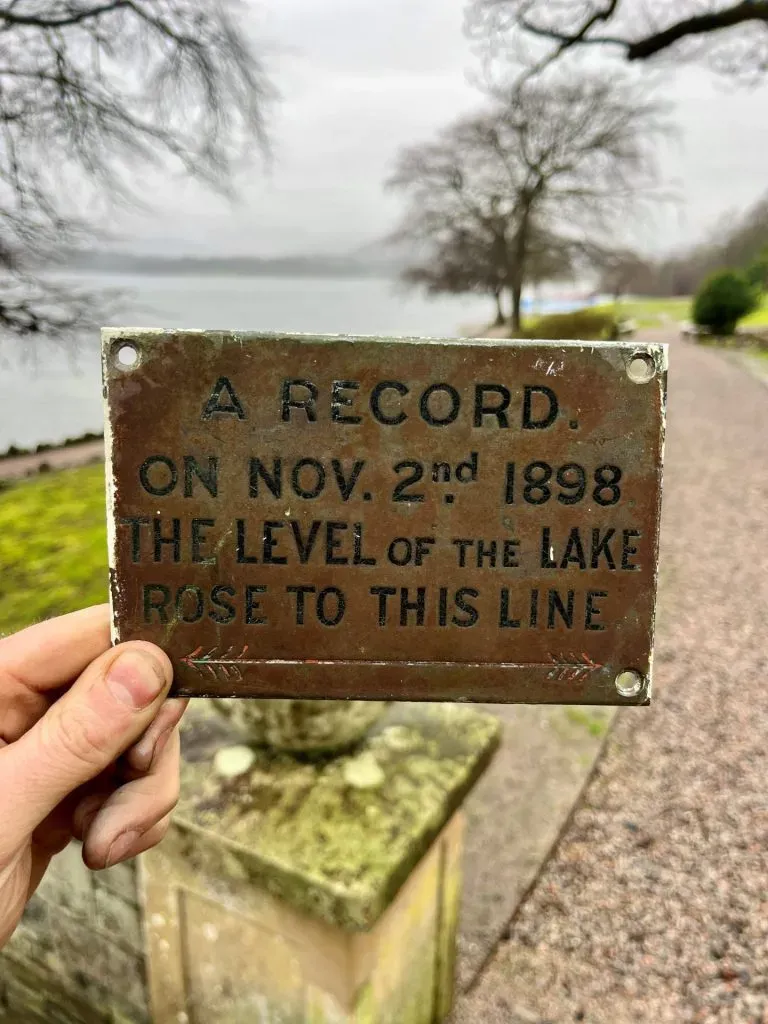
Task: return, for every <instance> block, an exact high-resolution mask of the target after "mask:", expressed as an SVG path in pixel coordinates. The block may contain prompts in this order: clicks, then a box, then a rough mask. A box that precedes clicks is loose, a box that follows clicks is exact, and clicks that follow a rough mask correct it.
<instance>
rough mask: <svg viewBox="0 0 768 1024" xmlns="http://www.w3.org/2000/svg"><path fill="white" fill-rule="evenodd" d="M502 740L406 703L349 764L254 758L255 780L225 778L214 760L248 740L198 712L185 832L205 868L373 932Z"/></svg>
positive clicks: (485, 722) (464, 713)
mask: <svg viewBox="0 0 768 1024" xmlns="http://www.w3.org/2000/svg"><path fill="white" fill-rule="evenodd" d="M499 732H500V726H499V723H498V721H497V720H496V719H495V718H493V717H491V716H490V715H487V714H484V713H482V712H479V711H475V710H473V709H471V708H468V707H465V706H463V705H451V704H398V705H393V706H392V707H390V708H389V709H388V710H387V711H386V712H385V714H384V715H383V716H382V717H381V718H380V719H379V720H378V721H377V722H376V723H375V724H374V725H373V726H372V728H371V729H370V731H369V732H368V733H367V734H366V736H365V737H364V739H363V740H362V741H361V742H360V743H359V744H358V745H357V746H356V747H354V748H353V749H351V750H350V751H348V753H347V754H345V755H343V756H340V757H335V758H333V759H320V760H318V759H314V760H312V759H308V758H304V759H301V758H297V757H294V756H291V755H289V754H287V753H280V752H275V751H272V750H269V749H266V748H255V754H256V757H255V760H254V762H253V764H252V766H251V767H250V768H249V770H248V771H247V772H246V773H244V774H243V775H241V776H239V777H237V778H234V779H232V778H229V779H223V778H220V777H217V776H216V775H215V773H214V772H213V771H212V769H211V760H212V757H213V755H214V753H215V752H216V750H217V749H220V748H221V746H222V745H223V744H224V745H226V744H228V743H231V744H238V743H242V742H243V736H242V734H241V733H239V732H238V731H237V730H236V728H235V727H234V726H233V725H232V724H231V723H230V722H226V721H224V720H222V718H221V717H220V716H218V715H216V713H215V712H212V711H211V710H210V708H209V707H206V705H205V702H196V703H195V705H194V706H193V708H192V711H191V714H190V716H189V719H188V721H187V724H186V727H185V736H184V744H185V755H186V757H185V764H184V767H183V774H182V795H181V800H180V803H179V808H178V811H177V815H176V819H175V821H176V825H177V826H178V827H179V828H180V829H181V831H182V832H183V833H185V834H186V835H187V836H188V838H189V844H188V847H187V851H186V852H187V856H188V858H189V860H190V862H191V863H192V864H193V866H197V867H199V869H200V870H204V871H206V873H209V874H215V873H217V872H224V874H225V876H226V877H230V878H231V877H233V876H234V877H242V878H244V879H252V880H257V881H258V882H259V884H260V885H261V886H263V887H264V888H265V889H266V890H267V891H269V892H270V893H272V894H273V895H274V896H277V897H279V898H281V899H284V900H286V901H287V902H288V903H290V904H291V905H293V906H294V907H296V908H297V909H300V910H303V911H305V912H307V913H310V914H312V915H315V916H317V917H320V918H322V919H324V920H326V921H328V922H330V923H332V924H336V925H339V926H341V927H343V928H346V929H350V930H363V929H367V928H370V927H371V925H372V924H374V923H375V921H376V920H377V919H378V917H379V916H380V915H381V913H382V912H383V911H384V910H385V909H386V907H387V906H388V905H389V904H390V903H391V901H392V899H393V898H394V896H395V894H396V893H397V891H398V889H399V888H400V886H401V885H402V884H403V882H404V881H405V880H406V878H407V877H408V875H409V874H410V872H411V870H412V869H413V867H414V866H415V865H416V864H417V863H418V861H419V860H420V858H421V857H422V856H423V854H424V853H425V852H426V850H427V849H428V848H429V846H430V844H431V843H432V841H433V840H434V839H435V837H436V836H437V835H438V834H439V832H440V830H441V829H442V828H443V827H444V825H445V824H446V823H447V822H448V820H449V819H450V817H451V816H452V814H453V813H454V811H455V810H456V809H457V808H458V807H459V806H460V805H461V803H462V800H463V799H464V797H465V795H466V794H467V793H468V791H469V790H470V789H471V788H472V786H473V784H474V783H475V781H476V780H477V779H478V777H479V776H480V775H481V774H482V772H483V770H484V769H485V767H486V766H487V764H488V763H489V761H490V758H491V756H492V754H493V752H494V750H495V749H496V747H497V745H498V741H499Z"/></svg>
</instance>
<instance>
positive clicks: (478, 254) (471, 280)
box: [402, 227, 574, 327]
mask: <svg viewBox="0 0 768 1024" xmlns="http://www.w3.org/2000/svg"><path fill="white" fill-rule="evenodd" d="M499 242H500V238H499V237H498V236H497V237H496V238H492V237H488V236H487V235H485V234H484V232H483V231H482V230H480V231H478V232H477V233H476V234H474V235H472V234H471V233H470V232H469V231H468V230H467V229H466V227H459V228H457V230H456V231H455V232H454V233H453V234H452V235H451V234H448V233H446V235H445V236H444V238H442V239H441V240H439V241H438V242H437V243H436V246H435V247H434V248H433V249H432V250H431V251H430V252H429V253H428V254H427V257H426V259H425V260H424V261H422V262H416V263H414V264H412V265H411V266H409V267H406V269H405V270H404V271H403V275H402V276H403V280H404V281H405V283H406V284H408V285H412V286H414V287H421V288H424V289H425V290H426V292H427V293H428V294H429V295H442V294H450V295H461V294H465V293H467V292H475V293H476V294H479V295H490V296H492V298H493V300H494V303H495V308H496V318H495V320H494V322H493V326H494V327H501V326H502V325H503V324H504V323H506V321H507V317H506V316H505V312H504V297H505V294H506V292H507V290H508V289H509V287H510V279H511V267H512V254H511V253H510V252H509V251H508V250H507V249H505V248H502V247H501V245H500V244H499ZM573 272H574V258H573V247H572V245H571V243H570V242H569V240H568V239H564V238H559V237H557V236H554V235H551V234H549V233H548V232H542V231H538V232H535V233H533V235H532V238H531V244H530V249H529V253H528V268H527V279H528V280H529V281H530V283H531V284H537V285H538V284H543V283H544V282H545V281H559V280H565V279H567V278H570V277H572V276H573Z"/></svg>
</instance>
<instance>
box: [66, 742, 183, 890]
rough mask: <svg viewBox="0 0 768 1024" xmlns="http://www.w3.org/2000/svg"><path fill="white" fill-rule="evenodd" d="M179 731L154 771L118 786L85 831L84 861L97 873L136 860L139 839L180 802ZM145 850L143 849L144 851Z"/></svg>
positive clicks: (158, 760) (159, 758) (156, 763)
mask: <svg viewBox="0 0 768 1024" xmlns="http://www.w3.org/2000/svg"><path fill="white" fill-rule="evenodd" d="M179 752H180V742H179V731H178V729H175V730H174V731H173V733H172V735H171V737H170V739H169V740H168V742H167V744H166V746H165V749H164V750H163V752H162V753H161V754H160V755H159V756H158V757H157V759H156V762H155V766H154V768H153V770H152V771H151V772H150V773H149V774H148V775H144V776H142V777H141V778H139V779H134V781H133V782H128V783H126V784H125V785H124V786H121V787H120V788H119V789H118V790H117V791H116V792H115V793H113V794H112V795H111V796H110V797H109V799H108V800H107V801H106V802H105V803H104V805H103V806H102V808H101V809H100V810H99V812H98V813H97V814H96V816H95V817H94V818H93V820H92V822H91V824H90V826H89V828H88V829H87V831H86V833H85V836H84V842H83V860H84V861H85V863H86V864H87V865H88V867H89V868H93V869H94V870H99V869H101V868H105V867H111V866H112V865H113V864H117V863H119V862H120V861H121V860H125V859H126V858H127V857H129V856H135V852H132V851H135V849H136V845H137V844H138V843H139V842H140V841H141V840H142V837H144V836H146V835H147V834H149V832H150V831H151V830H152V829H153V828H154V827H155V825H157V823H158V822H160V821H162V820H163V819H164V818H166V817H168V815H169V814H170V812H171V811H172V810H173V808H174V807H175V806H176V802H177V800H178V799H179V758H180V753H179ZM145 848H146V847H145Z"/></svg>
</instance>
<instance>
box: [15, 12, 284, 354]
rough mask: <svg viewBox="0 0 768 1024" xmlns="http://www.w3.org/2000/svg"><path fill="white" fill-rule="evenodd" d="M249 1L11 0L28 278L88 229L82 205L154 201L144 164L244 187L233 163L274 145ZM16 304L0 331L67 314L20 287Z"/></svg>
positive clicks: (53, 324)
mask: <svg viewBox="0 0 768 1024" xmlns="http://www.w3.org/2000/svg"><path fill="white" fill-rule="evenodd" d="M243 13H244V11H243V8H242V7H241V5H240V2H239V0H206V3H205V4H204V5H203V4H200V3H198V2H197V0H110V2H101V3H98V2H95V0H0V239H1V240H2V241H1V242H0V266H3V267H4V268H5V270H6V272H11V273H14V274H17V275H20V276H19V277H18V280H19V281H22V280H23V281H24V282H27V283H28V282H29V275H30V273H31V272H32V270H34V269H36V268H39V265H40V263H41V262H42V261H43V259H44V258H46V257H47V258H55V256H56V254H57V253H58V252H60V251H62V250H64V249H66V248H67V247H70V246H71V245H72V243H73V241H74V240H78V241H82V240H83V239H84V238H85V237H86V236H87V232H88V230H89V224H88V221H87V219H85V218H81V217H79V216H78V215H77V212H76V211H77V209H78V207H80V208H83V207H85V206H91V207H92V206H93V204H94V200H96V199H98V200H99V202H100V203H101V205H102V208H103V207H104V205H105V204H107V203H110V202H132V203H133V202H135V203H141V202H143V201H144V197H143V196H142V195H141V192H140V188H139V187H138V186H137V184H136V182H137V180H138V178H137V175H136V170H137V169H140V168H142V167H147V166H151V165H155V166H161V167H163V168H164V169H167V171H168V173H173V174H178V173H183V174H186V175H191V176H193V177H195V178H197V179H199V180H201V181H203V182H204V183H205V184H206V185H208V186H209V187H211V188H214V189H216V190H218V191H219V192H221V193H222V194H225V195H226V194H230V193H231V191H232V177H231V172H232V170H233V168H234V167H235V166H236V165H238V164H239V163H240V161H241V159H242V158H243V157H245V156H246V155H247V154H248V153H249V151H250V150H251V149H252V146H253V143H254V142H255V143H256V144H257V146H260V147H261V149H262V152H263V151H264V149H265V147H266V131H265V122H264V110H265V105H266V104H267V103H268V102H269V100H270V98H271V90H270V87H269V84H268V81H267V78H266V74H265V70H264V67H263V64H262V62H261V61H260V59H259V58H258V57H257V56H256V54H255V53H254V51H253V49H252V47H251V45H250V43H249V42H248V39H247V35H246V34H245V33H244V32H243V31H241V29H240V28H239V27H238V24H239V19H240V18H241V17H242V16H243ZM75 197H77V199H75ZM73 211H74V212H73ZM1 298H2V292H0V299H1ZM37 298H38V299H39V295H38V296H37ZM5 309H6V313H5V315H4V316H0V333H3V329H5V332H8V331H10V332H12V333H19V331H20V330H21V328H22V327H23V326H24V324H25V323H26V324H27V328H28V333H30V334H34V333H39V332H40V328H42V326H43V325H44V324H45V325H47V326H48V327H50V328H51V329H54V330H56V329H59V328H62V327H63V324H62V323H61V321H60V320H58V319H57V318H56V317H55V316H48V315H47V314H46V315H45V316H43V315H41V316H40V317H38V318H37V319H36V318H35V316H34V315H31V314H32V313H33V312H34V311H30V310H28V309H26V308H25V306H24V303H23V302H19V301H16V300H15V299H14V301H13V302H12V303H7V304H6V306H5ZM28 314H29V315H28Z"/></svg>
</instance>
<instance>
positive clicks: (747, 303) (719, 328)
mask: <svg viewBox="0 0 768 1024" xmlns="http://www.w3.org/2000/svg"><path fill="white" fill-rule="evenodd" d="M759 305H760V293H759V291H758V289H757V288H755V287H754V285H752V284H750V282H749V280H748V279H747V277H746V276H745V275H744V274H740V273H739V272H738V271H735V270H722V271H720V272H719V273H717V274H713V275H712V276H711V277H709V278H707V280H706V281H705V282H704V284H703V285H702V286H701V288H700V289H699V292H698V294H697V295H696V298H695V299H694V300H693V321H694V323H695V324H697V325H698V326H699V327H706V328H707V329H708V330H709V331H711V332H712V334H720V335H728V334H733V333H734V332H735V330H736V325H737V324H738V322H739V320H741V319H742V318H743V317H745V316H749V314H750V313H754V311H755V310H756V309H757V307H758V306H759Z"/></svg>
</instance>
